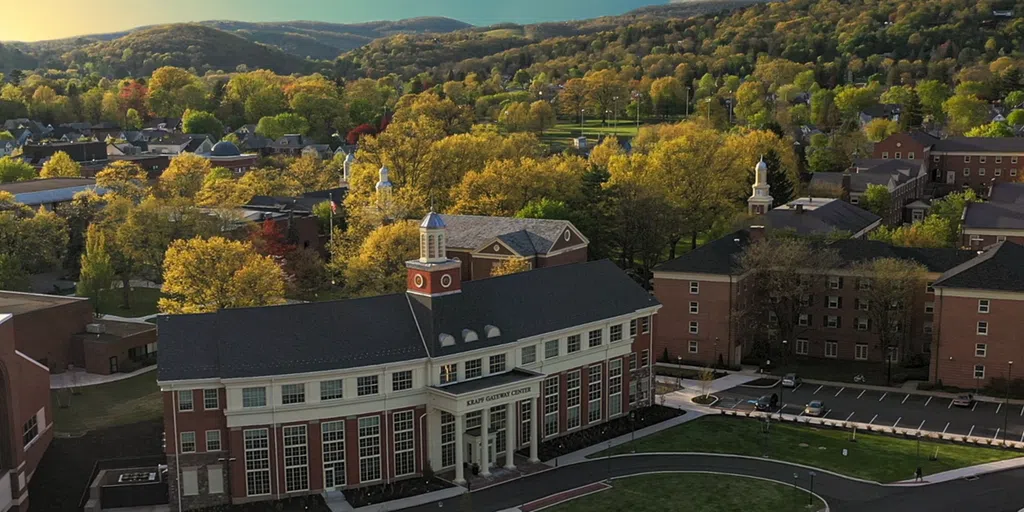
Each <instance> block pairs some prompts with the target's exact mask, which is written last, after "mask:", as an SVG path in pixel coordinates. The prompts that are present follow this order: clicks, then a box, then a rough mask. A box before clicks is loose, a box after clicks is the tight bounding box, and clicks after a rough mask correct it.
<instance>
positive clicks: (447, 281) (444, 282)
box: [441, 274, 452, 288]
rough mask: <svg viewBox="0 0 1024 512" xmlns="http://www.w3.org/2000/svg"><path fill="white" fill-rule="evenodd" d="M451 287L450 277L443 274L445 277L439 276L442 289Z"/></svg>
mask: <svg viewBox="0 0 1024 512" xmlns="http://www.w3.org/2000/svg"><path fill="white" fill-rule="evenodd" d="M451 285H452V276H450V275H448V274H445V275H443V276H441V287H442V288H448V287H449V286H451Z"/></svg>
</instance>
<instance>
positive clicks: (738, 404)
mask: <svg viewBox="0 0 1024 512" xmlns="http://www.w3.org/2000/svg"><path fill="white" fill-rule="evenodd" d="M740 403H741V401H740V400H736V403H734V404H732V407H730V409H735V408H737V407H739V406H740Z"/></svg>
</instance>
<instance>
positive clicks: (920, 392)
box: [803, 379, 1024, 405]
mask: <svg viewBox="0 0 1024 512" xmlns="http://www.w3.org/2000/svg"><path fill="white" fill-rule="evenodd" d="M803 382H804V383H805V384H817V385H819V386H831V387H846V388H849V389H866V390H868V391H883V392H886V393H904V394H909V395H917V396H932V397H935V398H948V399H951V400H952V399H953V398H956V397H957V396H959V395H960V394H962V393H949V392H946V391H925V390H919V389H903V388H894V387H889V386H875V385H872V384H857V383H848V382H837V381H831V380H817V379H803ZM972 395H973V396H974V400H975V401H977V402H988V403H1005V402H1007V401H1006V400H1003V399H999V398H996V397H991V396H986V395H977V394H973V393H972ZM1009 403H1010V404H1012V405H1024V400H1021V399H1016V398H1013V399H1010V400H1009Z"/></svg>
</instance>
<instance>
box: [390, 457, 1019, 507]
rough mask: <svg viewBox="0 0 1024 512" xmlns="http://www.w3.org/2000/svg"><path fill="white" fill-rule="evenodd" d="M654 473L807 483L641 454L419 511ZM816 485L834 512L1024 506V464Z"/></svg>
mask: <svg viewBox="0 0 1024 512" xmlns="http://www.w3.org/2000/svg"><path fill="white" fill-rule="evenodd" d="M653 471H714V472H722V473H730V474H737V475H749V476H759V477H762V478H768V479H771V480H776V481H779V482H782V483H785V484H792V483H793V478H792V476H793V474H794V473H796V474H797V475H798V478H797V482H798V485H799V486H800V487H801V488H803V487H805V486H806V485H807V483H808V480H809V477H808V470H807V469H805V468H801V467H798V466H793V465H790V464H786V463H784V462H777V461H771V460H762V459H746V458H739V457H716V456H710V455H637V456H630V457H612V458H607V459H598V460H593V461H588V462H584V463H580V464H573V465H570V466H563V467H560V468H555V469H553V470H550V471H546V472H543V473H539V474H533V475H529V476H526V477H524V478H521V479H519V480H515V481H512V482H509V483H506V484H502V485H497V486H494V487H490V488H487V489H484V490H482V491H474V492H473V493H471V494H470V495H463V496H459V497H456V498H451V499H448V500H444V501H442V502H434V503H430V504H427V505H421V506H419V507H414V508H410V509H405V510H409V511H414V512H426V511H428V510H430V511H436V510H439V509H440V510H458V511H462V510H472V511H473V512H477V511H480V512H489V511H498V510H504V509H507V508H512V507H518V506H520V505H523V504H525V503H529V502H531V501H533V500H536V499H539V498H543V497H545V496H550V495H552V494H555V493H559V492H562V491H567V490H569V489H574V488H576V487H580V486H583V485H587V484H589V483H592V482H597V481H601V480H603V479H606V478H608V477H609V476H611V477H621V476H629V475H635V474H639V473H646V472H653ZM814 491H815V493H817V494H819V495H821V496H822V497H823V498H824V499H825V500H826V501H827V502H828V503H829V505H830V507H831V510H832V511H833V512H861V511H871V512H911V511H928V512H947V511H948V512H960V511H964V510H970V511H971V512H1017V511H1018V510H1020V509H1021V508H1022V507H1024V469H1021V470H1012V471H1006V472H1003V473H998V474H993V475H989V476H984V477H981V478H979V479H976V480H974V481H965V480H958V481H954V482H947V483H941V484H934V485H928V486H922V487H892V486H882V485H878V484H869V483H864V482H861V481H857V480H850V479H847V478H843V477H839V476H835V475H832V474H829V473H824V472H820V471H818V472H817V476H815V478H814Z"/></svg>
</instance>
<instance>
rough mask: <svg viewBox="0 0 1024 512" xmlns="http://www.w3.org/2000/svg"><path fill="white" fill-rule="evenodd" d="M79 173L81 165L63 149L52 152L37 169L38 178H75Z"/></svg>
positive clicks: (80, 173)
mask: <svg viewBox="0 0 1024 512" xmlns="http://www.w3.org/2000/svg"><path fill="white" fill-rule="evenodd" d="M81 175H82V166H81V165H79V164H78V162H76V161H74V160H72V159H71V157H70V156H68V154H67V153H65V152H63V151H58V152H56V153H54V154H53V156H51V157H50V159H49V160H47V161H46V163H45V164H43V168H42V170H40V171H39V177H40V178H77V177H80V176H81Z"/></svg>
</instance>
